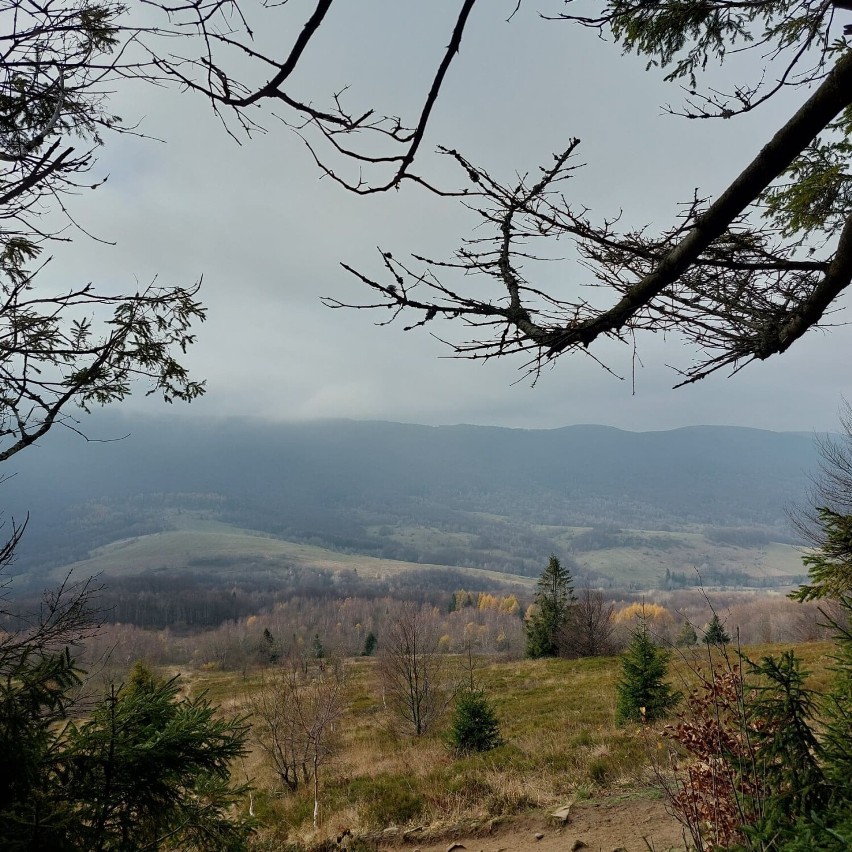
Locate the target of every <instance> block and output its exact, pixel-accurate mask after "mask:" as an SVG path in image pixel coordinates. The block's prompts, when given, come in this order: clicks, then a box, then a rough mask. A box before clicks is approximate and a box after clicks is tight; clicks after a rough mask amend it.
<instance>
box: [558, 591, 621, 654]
mask: <svg viewBox="0 0 852 852" xmlns="http://www.w3.org/2000/svg"><path fill="white" fill-rule="evenodd" d="M614 612H615V605H614V604H613V603H606V602H605V601H604V596H603V594H602V593H601V592H599V591H596V590H594V589H589V588H585V589H581V590H580V593H579V595H578V597H577V601H576V602H575V603H574V604H573V605H572V606H571V609H570V610H569V614H568V622H567V624H566V625H565V629H564V630H563V632H562V635H561V637H560V642H559V650H560V653H561V654H562V655H563V656H566V657H602V656H605V655H607V654H611V653H613V644H612V631H613V629H614V628H615V624H614V622H613V613H614Z"/></svg>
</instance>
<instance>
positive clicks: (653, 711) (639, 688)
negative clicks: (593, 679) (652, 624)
mask: <svg viewBox="0 0 852 852" xmlns="http://www.w3.org/2000/svg"><path fill="white" fill-rule="evenodd" d="M668 668H669V655H668V653H667V652H666V651H665V650H663V649H662V648H658V647H657V646H656V645H654V643H653V642H652V641H651V637H650V636H649V635H648V629H647V627H646V626H645V623H644V621H643V622H642V623H641V625H640V626H639V627H637V628H636V629H635V630H634V631H633V634H632V637H631V640H630V645H629V647H628V648H627V650H626V651H625V652H624V655H623V657H622V659H621V678H620V680H619V681H618V686H617V687H616V688H617V691H618V705H617V708H616V713H615V721H616V723H617V724H619V725H624V724H626V723H627V722H654V721H656V720H657V719H663V718H665V717H666V716H667V715H668V714H669V712H670V711H671V709H672V708H673V707H674V706H675V704H677V702H678V701H680V699H681V694H680V693H679V692H672V689H671V687H670V686H669V684H667V683H666V682H665V680H664V678H665V677H666V675H667V674H668Z"/></svg>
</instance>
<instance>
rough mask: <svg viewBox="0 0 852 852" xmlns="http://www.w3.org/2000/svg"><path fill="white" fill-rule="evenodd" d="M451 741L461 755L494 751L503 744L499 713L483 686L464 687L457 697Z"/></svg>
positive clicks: (449, 738)
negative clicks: (477, 687) (479, 687)
mask: <svg viewBox="0 0 852 852" xmlns="http://www.w3.org/2000/svg"><path fill="white" fill-rule="evenodd" d="M447 741H448V744H449V746H450V748H451V749H452V750H453V751H454V752H456V753H457V754H467V753H468V752H472V751H476V752H481V751H490V750H491V749H493V748H497V746H499V745H500V744H501V743H502V740H501V738H500V723H499V722H498V721H497V714H496V713H495V712H494V708H493V707H492V706H491V702H490V701H489V700H488V697H487V696H486V695H485V693H484V692H483V691H482V690H481V689H474V688H469V689H464V690H462V691H461V692H460V693H459V694H458V695H457V696H456V703H455V709H454V710H453V721H452V724H451V726H450V732H449V735H448V736H447Z"/></svg>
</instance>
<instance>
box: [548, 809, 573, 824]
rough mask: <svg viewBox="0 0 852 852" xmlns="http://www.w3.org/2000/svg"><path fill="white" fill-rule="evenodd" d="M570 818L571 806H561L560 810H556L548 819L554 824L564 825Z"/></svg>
mask: <svg viewBox="0 0 852 852" xmlns="http://www.w3.org/2000/svg"><path fill="white" fill-rule="evenodd" d="M570 816H571V805H563V806H562V807H561V808H557V809H556V810H555V811H554V812H553V813H552V814H551V815H550V818H551V819H552V820H554V821H555V822H558V823H560V824H561V825H565V823H567V822H568V820H569V819H570Z"/></svg>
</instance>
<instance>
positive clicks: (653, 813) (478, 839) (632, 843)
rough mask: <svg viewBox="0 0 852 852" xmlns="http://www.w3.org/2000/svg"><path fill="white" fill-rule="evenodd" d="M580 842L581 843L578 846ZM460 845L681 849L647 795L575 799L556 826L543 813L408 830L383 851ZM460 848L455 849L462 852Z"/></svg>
mask: <svg viewBox="0 0 852 852" xmlns="http://www.w3.org/2000/svg"><path fill="white" fill-rule="evenodd" d="M578 841H579V842H581V843H583V844H585V846H580V845H579V843H578ZM453 843H460V844H462V847H463V848H464V850H467V852H532V850H535V852H572V850H585V852H615V850H618V852H651V850H653V852H683V850H685V848H686V846H685V844H684V841H683V836H682V833H681V827H680V825H679V824H678V823H677V822H675V820H674V819H672V817H671V816H669V814H667V813H666V809H665V807H664V806H663V803H662V802H660V801H649V800H646V799H629V800H621V801H608V802H580V803H577V804H575V805H574V806H573V807H572V808H571V816H570V819H569V821H568V823H567V824H566V825H564V826H557V825H555V824H554V823H553V821H552V820H549V819H548V816H547V815H546V814H541V815H536V816H524V817H519V818H516V819H512V820H507V821H506V822H505V823H502V824H500V825H498V826H496V827H495V828H494V829H493V830H492V831H491V832H488V831H485V830H484V831H483V832H482V833H480V834H467V835H465V834H464V833H463V832H461V831H460V832H459V833H458V835H457V836H456V835H455V834H448V835H447V836H446V837H443V838H442V839H441V840H440V841H439V840H435V839H432V838H426V837H423V838H422V840H420V839H418V838H417V837H416V836H411V835H410V834H409V839H408V840H407V841H404V840H403V839H402V838H401V837H396V838H393V839H392V838H390V837H388V838H387V839H385V840H383V841H382V842H381V844H380V848H381V849H382V850H387V852H390V850H397V849H399V850H409V852H415V850H419V852H447V850H448V849H449V848H450V847H451V846H452V844H453ZM462 847H458V846H457V847H456V849H457V850H459V852H461V849H462Z"/></svg>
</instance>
